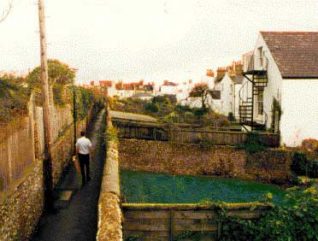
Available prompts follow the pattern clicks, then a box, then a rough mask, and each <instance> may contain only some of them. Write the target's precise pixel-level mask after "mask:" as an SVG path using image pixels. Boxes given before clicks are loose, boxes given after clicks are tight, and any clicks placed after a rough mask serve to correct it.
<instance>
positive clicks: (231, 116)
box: [227, 112, 235, 121]
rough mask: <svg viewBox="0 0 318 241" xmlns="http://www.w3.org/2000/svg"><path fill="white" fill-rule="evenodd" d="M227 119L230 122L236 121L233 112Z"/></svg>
mask: <svg viewBox="0 0 318 241" xmlns="http://www.w3.org/2000/svg"><path fill="white" fill-rule="evenodd" d="M227 119H228V120H229V121H235V117H234V114H233V113H232V112H230V113H229V115H228V117H227Z"/></svg>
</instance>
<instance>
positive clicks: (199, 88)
mask: <svg viewBox="0 0 318 241" xmlns="http://www.w3.org/2000/svg"><path fill="white" fill-rule="evenodd" d="M209 95H210V96H211V91H210V90H209V87H208V85H207V84H205V83H201V84H197V85H195V86H194V87H193V89H192V90H191V92H190V94H189V96H190V97H196V98H201V106H202V109H203V110H204V111H206V110H207V109H208V108H207V105H208V103H207V100H208V96H209Z"/></svg>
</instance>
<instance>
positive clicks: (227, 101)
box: [212, 73, 235, 116]
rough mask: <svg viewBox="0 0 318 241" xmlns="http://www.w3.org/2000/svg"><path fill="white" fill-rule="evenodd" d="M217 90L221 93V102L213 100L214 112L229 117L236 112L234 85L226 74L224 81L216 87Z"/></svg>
mask: <svg viewBox="0 0 318 241" xmlns="http://www.w3.org/2000/svg"><path fill="white" fill-rule="evenodd" d="M214 89H215V90H219V91H220V92H221V99H220V100H212V102H213V104H212V106H213V107H214V110H215V111H216V112H218V113H220V114H223V115H226V116H227V115H228V114H229V113H230V112H233V110H234V104H235V102H234V83H233V81H232V79H231V78H230V77H229V75H228V73H226V74H225V75H224V77H223V79H222V80H221V81H220V82H218V83H217V84H216V85H215V86H214Z"/></svg>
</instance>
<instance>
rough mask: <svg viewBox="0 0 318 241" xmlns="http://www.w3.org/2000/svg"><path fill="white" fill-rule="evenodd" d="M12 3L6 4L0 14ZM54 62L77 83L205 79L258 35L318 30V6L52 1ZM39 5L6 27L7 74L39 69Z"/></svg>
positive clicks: (1, 50)
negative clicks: (74, 73)
mask: <svg viewBox="0 0 318 241" xmlns="http://www.w3.org/2000/svg"><path fill="white" fill-rule="evenodd" d="M7 1H8V0H0V14H1V12H2V9H4V8H5V6H6V3H7ZM45 8H46V9H45V10H46V16H47V17H46V27H47V41H48V57H49V58H52V59H59V60H61V61H63V62H65V63H67V64H69V65H70V66H71V67H73V68H76V69H77V81H78V82H82V83H83V82H89V81H90V80H101V79H111V80H124V81H135V80H140V79H144V80H146V81H158V82H160V81H163V80H164V79H169V80H172V81H177V82H178V81H184V80H188V79H193V80H199V79H200V78H201V76H203V75H204V74H205V71H206V69H216V68H217V67H219V66H224V65H228V64H230V63H231V62H232V61H233V60H239V59H240V58H241V55H242V54H244V53H246V52H248V51H250V50H252V49H253V48H254V45H255V43H256V40H257V37H258V34H259V31H318V14H317V13H318V0H266V1H264V0H133V1H132V0H45ZM37 14H38V12H37V1H36V0H13V9H12V11H11V13H10V15H9V16H8V18H7V19H6V20H5V21H4V22H2V23H0V56H1V57H0V71H17V72H19V73H26V72H28V71H29V70H32V69H33V68H34V67H36V66H38V65H39V63H40V53H39V52H40V51H39V36H38V35H39V30H38V29H39V27H38V15H37Z"/></svg>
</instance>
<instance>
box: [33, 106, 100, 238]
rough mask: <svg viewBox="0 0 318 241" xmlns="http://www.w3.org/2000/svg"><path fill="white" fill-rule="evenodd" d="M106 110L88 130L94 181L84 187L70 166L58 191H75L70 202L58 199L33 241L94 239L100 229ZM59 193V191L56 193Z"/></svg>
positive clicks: (43, 218)
mask: <svg viewBox="0 0 318 241" xmlns="http://www.w3.org/2000/svg"><path fill="white" fill-rule="evenodd" d="M103 116H104V111H103V112H101V113H100V114H99V115H98V117H97V119H96V121H95V123H94V124H93V125H92V131H90V132H89V133H88V135H89V137H90V139H91V140H92V143H93V145H94V147H95V155H93V157H92V159H91V162H90V168H91V171H90V172H91V178H92V180H91V181H90V182H89V183H88V184H86V185H85V186H84V187H83V188H80V187H81V178H80V175H78V174H77V173H76V171H75V169H74V167H73V166H71V167H70V168H69V169H68V170H67V171H66V173H65V176H64V178H63V179H62V181H61V183H60V184H59V185H58V187H57V191H64V193H65V191H67V192H68V193H71V192H72V198H71V199H70V200H67V201H61V200H57V201H55V204H54V205H55V207H56V211H55V213H52V214H48V215H45V216H43V217H42V218H41V220H40V222H39V225H38V227H37V232H36V233H35V234H34V236H33V238H32V239H31V240H33V241H93V240H95V237H96V231H97V203H98V197H99V190H100V184H101V178H102V171H103V165H104V160H105V148H104V142H103V136H104V135H103V133H104V124H103ZM57 193H58V192H57Z"/></svg>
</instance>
